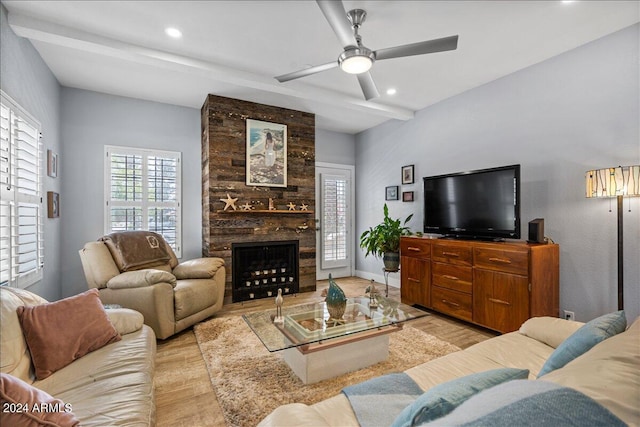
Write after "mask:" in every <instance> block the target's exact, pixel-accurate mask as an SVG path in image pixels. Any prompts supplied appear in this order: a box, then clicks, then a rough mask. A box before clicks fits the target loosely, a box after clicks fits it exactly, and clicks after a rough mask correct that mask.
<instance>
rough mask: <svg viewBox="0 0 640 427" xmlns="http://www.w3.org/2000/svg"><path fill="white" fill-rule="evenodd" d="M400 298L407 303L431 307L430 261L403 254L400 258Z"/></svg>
mask: <svg viewBox="0 0 640 427" xmlns="http://www.w3.org/2000/svg"><path fill="white" fill-rule="evenodd" d="M400 265H401V266H402V268H401V269H400V274H401V282H400V283H401V285H400V298H401V299H402V302H403V303H405V304H409V305H412V304H419V305H422V306H424V307H431V301H430V300H431V298H430V296H431V292H430V290H429V287H430V282H431V267H430V264H429V261H426V260H422V259H420V258H413V257H409V256H403V257H401V258H400Z"/></svg>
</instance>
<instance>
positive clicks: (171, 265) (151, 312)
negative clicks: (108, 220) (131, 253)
mask: <svg viewBox="0 0 640 427" xmlns="http://www.w3.org/2000/svg"><path fill="white" fill-rule="evenodd" d="M140 233H143V236H142V237H146V236H147V235H149V236H153V238H155V239H157V240H158V241H159V245H160V247H161V248H164V250H165V252H164V253H165V254H168V258H165V259H160V258H158V259H159V262H154V260H153V259H152V260H150V262H148V263H147V265H144V264H143V265H137V266H135V267H134V268H133V269H128V270H125V269H124V268H123V267H122V265H123V264H122V262H118V261H121V260H120V259H119V257H118V256H117V255H118V254H117V253H116V251H115V250H114V249H113V245H111V246H109V245H108V244H109V243H110V240H109V239H108V238H109V236H112V235H120V236H121V235H124V234H126V235H136V234H140ZM112 235H109V236H104V237H103V238H101V240H99V241H96V242H89V243H87V244H85V245H84V247H83V248H82V249H81V250H80V251H79V253H80V260H81V261H82V268H83V270H84V274H85V278H86V280H87V284H88V286H89V288H97V289H98V290H99V291H100V299H101V300H102V302H103V303H105V304H118V305H120V306H122V307H126V308H131V309H133V310H136V311H138V312H140V313H142V315H143V316H144V323H145V324H147V325H149V326H151V328H152V329H153V331H154V332H155V334H156V337H157V338H159V339H165V338H168V337H170V336H171V335H173V334H176V333H178V332H180V331H182V330H184V329H186V328H188V327H189V326H192V325H194V324H196V323H198V322H200V321H202V320H204V319H206V318H208V317H211V316H213V315H214V314H215V313H216V312H218V311H219V310H220V309H221V308H222V304H223V302H224V287H225V276H226V275H225V268H224V260H223V259H222V258H215V257H214V258H198V259H193V260H189V261H185V262H182V263H178V259H177V258H176V256H175V253H174V252H173V250H172V249H171V247H170V246H169V245H168V244H167V243H166V242H165V241H164V239H162V237H161V236H159V235H158V234H155V233H150V232H123V233H113V234H112ZM147 249H148V248H147ZM114 254H115V255H114ZM156 260H157V259H156ZM143 267H144V268H143Z"/></svg>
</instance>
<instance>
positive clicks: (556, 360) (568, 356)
mask: <svg viewBox="0 0 640 427" xmlns="http://www.w3.org/2000/svg"><path fill="white" fill-rule="evenodd" d="M626 328H627V317H626V316H625V314H624V310H620V311H616V312H615V313H609V314H605V315H604V316H600V317H598V318H596V319H593V320H592V321H590V322H588V323H585V324H584V325H583V326H582V327H581V328H580V329H578V330H577V331H575V332H574V333H573V334H571V336H569V338H567V339H566V340H564V341H563V342H562V344H560V345H559V346H558V348H556V349H555V351H554V352H553V353H551V356H549V358H548V359H547V361H546V362H545V363H544V365H543V366H542V369H541V370H540V372H539V373H538V378H540V377H541V376H543V375H545V374H548V373H549V372H551V371H554V370H556V369H560V368H562V367H563V366H564V365H566V364H567V363H569V362H571V361H572V360H573V359H575V358H576V357H578V356H580V355H582V354H584V353H586V352H587V351H589V350H590V349H591V347H593V346H594V345H596V344H598V343H599V342H601V341H604V340H606V339H607V338H609V337H612V336H614V335H616V334H619V333H620V332H624V330H625V329H626Z"/></svg>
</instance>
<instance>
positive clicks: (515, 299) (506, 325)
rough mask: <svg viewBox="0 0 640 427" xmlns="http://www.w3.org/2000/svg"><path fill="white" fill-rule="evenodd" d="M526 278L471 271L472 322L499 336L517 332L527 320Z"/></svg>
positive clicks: (492, 272) (527, 287)
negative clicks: (501, 333) (498, 333)
mask: <svg viewBox="0 0 640 427" xmlns="http://www.w3.org/2000/svg"><path fill="white" fill-rule="evenodd" d="M528 282H529V281H528V279H527V276H520V275H515V274H508V273H500V272H497V271H490V270H483V269H479V268H474V271H473V321H474V322H475V323H478V324H480V325H483V326H486V327H488V328H491V329H495V330H497V331H500V332H505V333H506V332H512V331H516V330H518V328H520V325H522V323H524V321H525V320H527V319H528V318H529V283H528Z"/></svg>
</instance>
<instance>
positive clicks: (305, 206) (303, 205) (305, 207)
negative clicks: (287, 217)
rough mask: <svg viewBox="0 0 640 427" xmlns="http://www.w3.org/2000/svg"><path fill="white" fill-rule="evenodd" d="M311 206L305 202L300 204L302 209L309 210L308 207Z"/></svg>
mask: <svg viewBox="0 0 640 427" xmlns="http://www.w3.org/2000/svg"><path fill="white" fill-rule="evenodd" d="M308 207H309V205H305V204H304V203H303V204H301V205H300V210H301V211H308V210H309V209H307V208H308Z"/></svg>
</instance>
